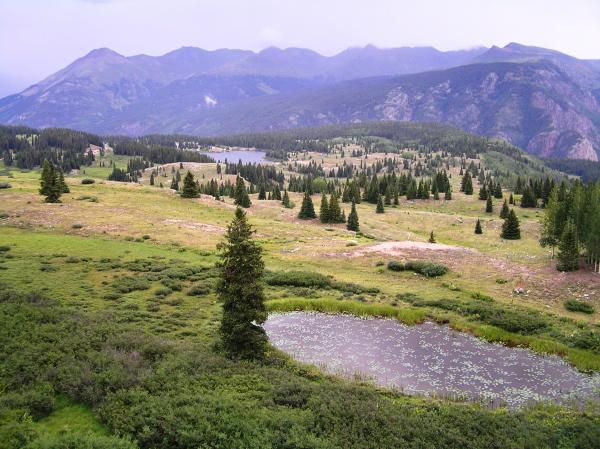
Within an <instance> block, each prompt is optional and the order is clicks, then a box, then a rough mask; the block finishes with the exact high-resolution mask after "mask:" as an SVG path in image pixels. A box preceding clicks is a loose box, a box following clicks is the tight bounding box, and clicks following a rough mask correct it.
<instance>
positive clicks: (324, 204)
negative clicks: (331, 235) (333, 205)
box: [319, 193, 332, 223]
mask: <svg viewBox="0 0 600 449" xmlns="http://www.w3.org/2000/svg"><path fill="white" fill-rule="evenodd" d="M319 220H321V223H331V221H332V220H331V215H330V213H329V202H328V201H327V195H325V194H324V193H323V195H321V209H320V211H319Z"/></svg>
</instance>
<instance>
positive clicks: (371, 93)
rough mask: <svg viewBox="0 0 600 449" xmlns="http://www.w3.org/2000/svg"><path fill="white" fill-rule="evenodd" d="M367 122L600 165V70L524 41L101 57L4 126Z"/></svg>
mask: <svg viewBox="0 0 600 449" xmlns="http://www.w3.org/2000/svg"><path fill="white" fill-rule="evenodd" d="M367 120H410V121H426V122H445V123H450V124H452V125H455V126H457V127H460V128H462V129H465V130H467V131H470V132H474V133H477V134H480V135H484V136H491V137H497V138H501V139H504V140H507V141H508V142H510V143H512V144H514V145H517V146H519V147H521V148H523V149H524V150H526V151H528V152H530V153H532V154H535V155H538V156H544V157H555V158H571V159H589V160H598V157H599V156H600V60H581V59H577V58H574V57H571V56H569V55H566V54H563V53H560V52H557V51H554V50H549V49H544V48H539V47H531V46H524V45H520V44H516V43H512V44H509V45H507V46H505V47H502V48H500V47H496V46H494V47H491V48H483V47H482V48H475V49H471V50H461V51H449V52H442V51H438V50H436V49H434V48H431V47H417V48H410V47H403V48H391V49H380V48H377V47H374V46H367V47H363V48H351V49H348V50H345V51H343V52H341V53H339V54H337V55H334V56H330V57H327V56H323V55H320V54H318V53H316V52H314V51H311V50H307V49H300V48H288V49H278V48H267V49H265V50H263V51H260V52H258V53H255V52H252V51H245V50H229V49H222V50H215V51H206V50H202V49H199V48H193V47H184V48H181V49H178V50H175V51H173V52H170V53H167V54H165V55H163V56H158V57H153V56H147V55H137V56H130V57H125V56H122V55H120V54H118V53H116V52H114V51H112V50H110V49H106V48H103V49H98V50H93V51H92V52H90V53H89V54H87V55H86V56H84V57H82V58H80V59H77V60H76V61H74V62H73V63H72V64H70V65H69V66H67V67H65V68H64V69H62V70H60V71H58V72H57V73H55V74H53V75H51V76H49V77H48V78H46V79H44V80H42V81H40V82H39V83H37V84H35V85H33V86H31V87H29V88H27V89H25V90H24V91H23V92H20V93H18V94H15V95H11V96H8V97H5V98H3V99H0V122H1V123H5V124H27V125H30V126H34V127H69V128H76V129H82V130H86V131H91V132H95V133H100V134H126V135H140V134H147V133H185V134H195V135H216V134H226V133H241V132H254V131H260V130H270V129H280V128H292V127H300V126H312V125H323V124H335V123H346V122H351V123H352V122H361V121H367Z"/></svg>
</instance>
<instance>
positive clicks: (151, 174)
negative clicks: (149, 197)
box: [150, 172, 154, 186]
mask: <svg viewBox="0 0 600 449" xmlns="http://www.w3.org/2000/svg"><path fill="white" fill-rule="evenodd" d="M150 185H151V186H153V185H154V172H152V173H150Z"/></svg>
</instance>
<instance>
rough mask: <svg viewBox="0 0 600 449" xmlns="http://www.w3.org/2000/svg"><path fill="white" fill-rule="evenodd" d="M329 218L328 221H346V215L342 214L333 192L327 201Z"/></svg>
mask: <svg viewBox="0 0 600 449" xmlns="http://www.w3.org/2000/svg"><path fill="white" fill-rule="evenodd" d="M329 220H330V223H345V222H346V217H345V216H344V215H343V212H342V209H341V208H340V203H339V201H338V198H337V195H336V194H335V193H334V194H332V195H331V200H330V201H329Z"/></svg>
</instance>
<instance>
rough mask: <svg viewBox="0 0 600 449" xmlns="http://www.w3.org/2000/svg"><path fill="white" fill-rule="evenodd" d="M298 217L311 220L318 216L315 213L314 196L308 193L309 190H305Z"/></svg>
mask: <svg viewBox="0 0 600 449" xmlns="http://www.w3.org/2000/svg"><path fill="white" fill-rule="evenodd" d="M298 218H300V219H301V220H310V219H312V218H317V214H316V213H315V207H314V205H313V202H312V198H311V197H310V195H309V194H308V191H306V192H304V198H302V207H300V213H299V214H298Z"/></svg>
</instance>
